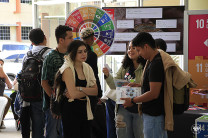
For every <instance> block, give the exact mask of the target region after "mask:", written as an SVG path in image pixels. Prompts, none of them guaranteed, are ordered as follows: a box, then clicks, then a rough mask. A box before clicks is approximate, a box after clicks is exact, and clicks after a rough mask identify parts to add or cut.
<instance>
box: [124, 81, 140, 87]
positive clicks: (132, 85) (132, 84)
mask: <svg viewBox="0 0 208 138" xmlns="http://www.w3.org/2000/svg"><path fill="white" fill-rule="evenodd" d="M127 86H130V87H141V84H140V83H134V82H132V83H129V84H128V85H127Z"/></svg>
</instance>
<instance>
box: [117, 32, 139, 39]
mask: <svg viewBox="0 0 208 138" xmlns="http://www.w3.org/2000/svg"><path fill="white" fill-rule="evenodd" d="M137 34H138V33H116V35H115V38H114V39H115V41H131V40H132V39H133V38H134V37H135V36H136V35H137Z"/></svg>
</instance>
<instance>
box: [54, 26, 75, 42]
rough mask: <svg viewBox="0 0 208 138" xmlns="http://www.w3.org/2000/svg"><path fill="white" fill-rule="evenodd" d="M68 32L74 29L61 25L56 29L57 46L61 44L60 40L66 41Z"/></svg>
mask: <svg viewBox="0 0 208 138" xmlns="http://www.w3.org/2000/svg"><path fill="white" fill-rule="evenodd" d="M67 31H72V28H70V27H69V26H66V25H59V26H58V27H56V30H55V36H56V41H57V44H58V43H59V38H63V39H65V37H66V35H67V34H66V32H67Z"/></svg>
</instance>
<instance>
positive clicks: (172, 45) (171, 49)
mask: <svg viewBox="0 0 208 138" xmlns="http://www.w3.org/2000/svg"><path fill="white" fill-rule="evenodd" d="M166 52H176V43H167V50H166Z"/></svg>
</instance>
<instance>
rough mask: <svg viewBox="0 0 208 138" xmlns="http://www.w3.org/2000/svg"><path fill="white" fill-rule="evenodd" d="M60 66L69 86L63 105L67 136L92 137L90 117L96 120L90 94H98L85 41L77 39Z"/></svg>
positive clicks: (65, 133)
mask: <svg viewBox="0 0 208 138" xmlns="http://www.w3.org/2000/svg"><path fill="white" fill-rule="evenodd" d="M67 52H68V53H69V54H68V55H67V56H65V62H64V64H63V65H62V67H61V68H60V69H59V72H60V74H62V80H63V81H64V82H65V85H66V90H67V91H66V92H65V98H64V99H63V106H62V122H63V130H64V138H90V137H91V136H90V127H89V120H92V119H93V115H92V111H91V107H90V101H89V97H88V96H89V95H90V96H96V95H97V93H98V89H97V85H96V79H95V77H94V73H93V70H92V68H91V67H90V66H89V65H88V64H87V63H85V61H86V58H87V49H86V45H85V43H84V42H82V41H80V40H75V41H73V42H72V43H71V44H70V45H69V47H68V50H67Z"/></svg>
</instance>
